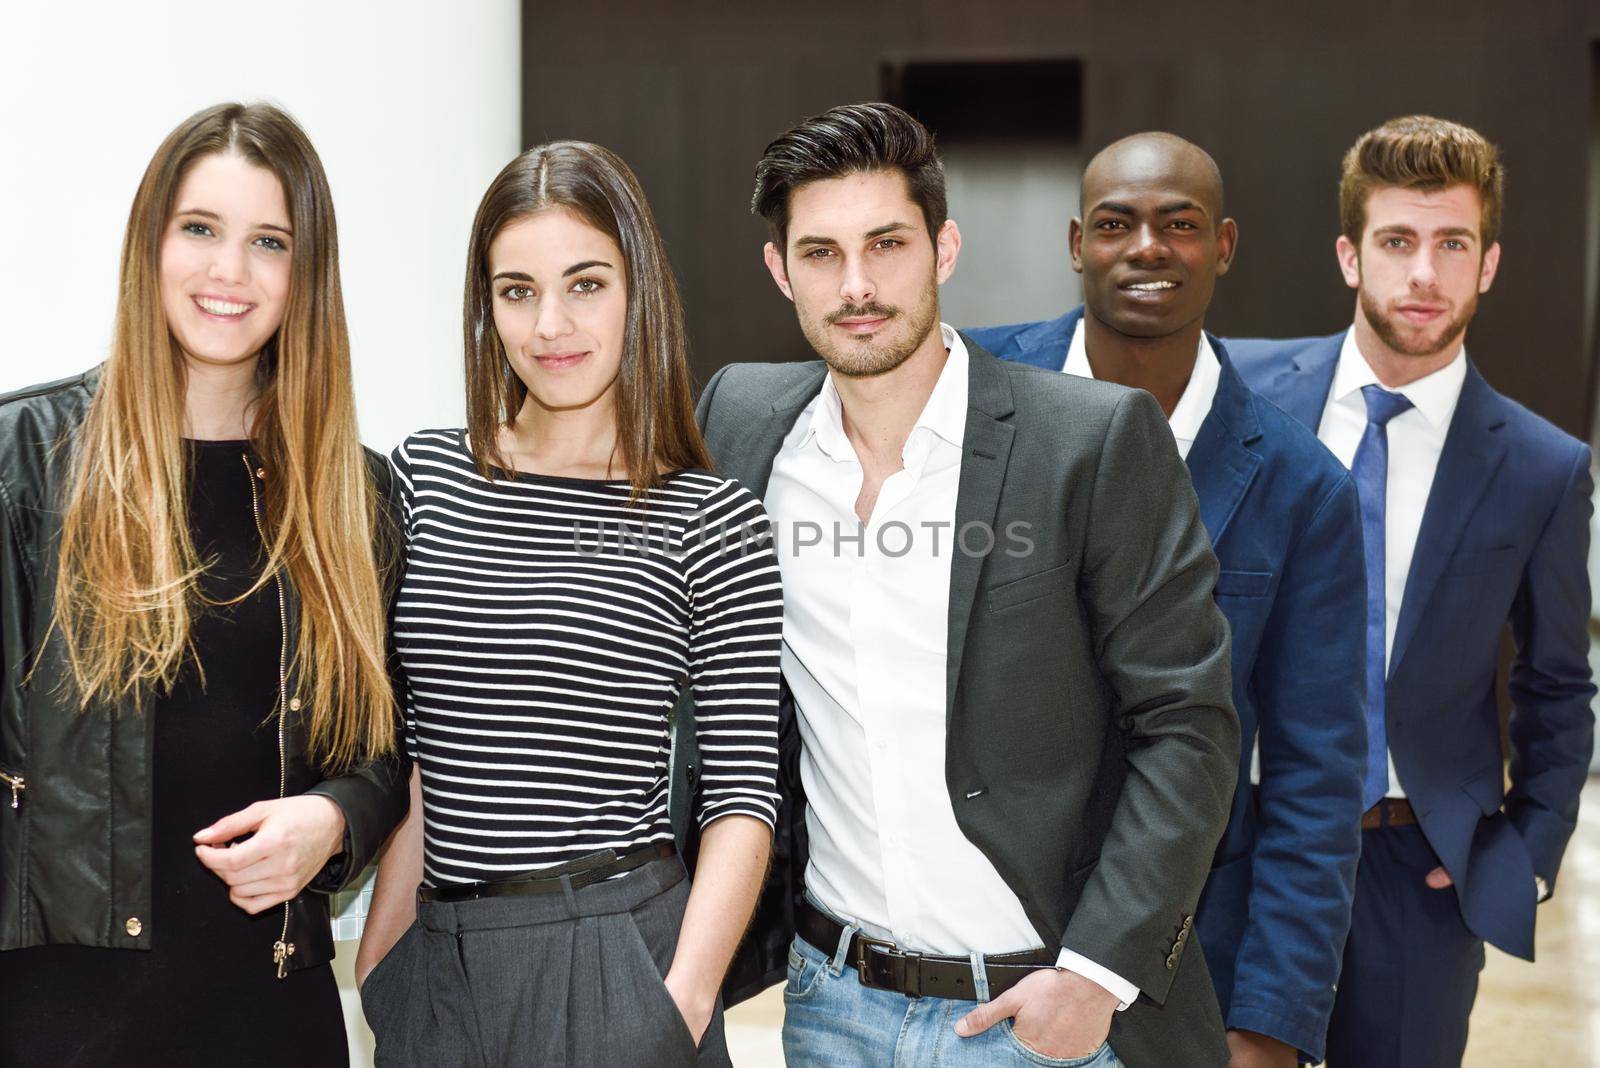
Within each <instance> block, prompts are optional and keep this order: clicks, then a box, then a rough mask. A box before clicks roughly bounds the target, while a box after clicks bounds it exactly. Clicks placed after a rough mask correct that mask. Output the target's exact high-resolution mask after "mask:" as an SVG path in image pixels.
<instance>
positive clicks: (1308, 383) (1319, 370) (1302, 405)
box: [1271, 334, 1344, 434]
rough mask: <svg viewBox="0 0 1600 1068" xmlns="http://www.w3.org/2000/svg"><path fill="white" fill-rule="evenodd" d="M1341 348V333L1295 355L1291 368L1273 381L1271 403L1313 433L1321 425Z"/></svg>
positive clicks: (1342, 340) (1342, 341)
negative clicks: (1323, 410)
mask: <svg viewBox="0 0 1600 1068" xmlns="http://www.w3.org/2000/svg"><path fill="white" fill-rule="evenodd" d="M1343 345H1344V335H1343V334H1334V335H1333V336H1332V337H1329V338H1324V339H1323V340H1321V341H1319V342H1317V343H1316V344H1315V345H1311V346H1309V347H1307V348H1306V349H1305V350H1304V351H1302V352H1300V353H1299V354H1298V355H1296V356H1295V358H1294V367H1292V368H1291V369H1290V370H1287V371H1285V372H1283V374H1281V375H1279V376H1278V377H1277V378H1275V379H1274V380H1273V382H1272V393H1271V396H1272V400H1273V402H1274V403H1275V404H1277V406H1278V407H1280V408H1282V409H1283V410H1284V411H1286V412H1288V413H1289V414H1290V415H1292V416H1294V417H1295V418H1296V419H1298V420H1300V422H1302V423H1304V424H1305V425H1306V426H1308V427H1310V428H1311V432H1312V433H1313V434H1315V433H1316V432H1317V428H1318V427H1319V426H1320V425H1321V424H1322V409H1323V408H1324V407H1325V406H1326V405H1327V403H1328V391H1329V390H1331V389H1332V388H1333V373H1334V371H1335V370H1337V369H1338V366H1339V350H1340V348H1342V347H1343Z"/></svg>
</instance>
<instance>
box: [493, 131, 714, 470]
mask: <svg viewBox="0 0 1600 1068" xmlns="http://www.w3.org/2000/svg"><path fill="white" fill-rule="evenodd" d="M549 208H566V209H567V210H569V211H571V212H573V213H574V214H576V215H577V216H578V217H579V218H581V219H583V220H584V221H585V222H587V223H588V224H589V225H590V226H592V227H594V228H595V229H596V230H599V231H600V232H601V233H603V234H605V235H606V236H607V237H609V238H611V240H613V241H615V242H616V243H617V247H618V248H620V249H621V250H622V259H623V272H624V277H625V278H626V279H627V285H628V310H627V316H628V324H627V330H626V332H625V334H624V337H623V353H622V366H621V368H620V370H619V371H618V373H617V443H618V447H619V449H620V451H621V453H622V460H623V463H624V465H625V466H626V468H627V470H628V473H629V478H630V480H631V481H632V482H633V499H634V500H636V501H637V500H639V499H640V498H641V497H642V496H643V495H644V493H645V491H646V490H648V489H650V488H651V487H653V486H655V485H658V484H659V482H660V474H659V473H658V469H659V468H661V467H665V468H666V469H668V470H676V469H678V468H684V467H703V468H710V467H711V454H710V452H709V451H707V449H706V445H705V441H704V440H703V439H702V438H701V437H700V428H699V427H698V426H696V425H695V421H694V400H693V396H692V394H691V391H690V388H689V361H688V344H687V342H686V340H685V337H684V326H683V305H682V302H681V301H680V300H679V298H678V285H677V282H676V281H675V280H674V279H673V276H672V266H671V264H669V263H668V262H667V253H666V249H665V248H664V247H663V246H662V244H661V234H660V232H659V231H658V230H657V229H656V223H655V218H654V217H653V216H652V215H651V214H650V205H649V203H648V202H647V201H646V200H645V197H644V190H643V189H641V188H640V187H639V180H638V179H637V178H635V177H634V175H633V171H631V170H629V169H628V165H627V164H626V163H624V162H622V160H621V159H620V158H619V157H618V156H617V155H616V154H615V153H613V152H611V151H610V150H608V149H605V148H602V147H600V146H599V145H592V144H589V143H588V142H586V141H552V142H550V143H549V144H545V145H539V146H537V147H535V148H530V149H529V150H528V151H526V152H524V153H523V154H522V155H520V156H518V157H517V158H516V159H514V160H512V161H511V162H510V163H508V164H506V167H505V169H504V170H502V171H501V172H500V173H499V174H498V175H496V176H495V180H494V181H493V182H491V183H490V184H489V189H488V192H486V193H484V194H483V201H482V203H480V204H479V205H478V214H477V217H476V218H475V219H473V221H472V240H471V242H470V243H469V244H468V246H467V285H466V299H465V308H464V315H463V320H464V332H465V343H466V344H465V348H466V361H467V367H466V372H467V432H468V436H469V437H470V438H471V442H472V454H473V459H475V460H476V461H477V465H478V471H479V473H481V474H482V475H483V476H484V477H485V478H492V477H493V467H496V466H497V467H500V468H502V469H506V470H510V468H511V465H510V464H509V463H507V462H506V459H505V457H504V456H503V455H502V454H501V452H500V435H499V430H500V428H501V427H503V426H505V425H507V424H509V423H510V422H511V421H512V420H513V419H515V418H516V416H517V413H518V412H519V411H521V409H522V404H523V401H524V400H526V399H527V396H528V388H527V386H525V385H524V384H523V382H522V380H521V379H520V378H518V377H517V374H516V372H515V371H514V370H512V367H511V364H510V361H508V360H507V359H506V353H505V346H504V344H503V343H502V342H501V340H500V335H499V333H498V332H497V331H496V330H495V328H494V309H493V297H494V290H493V287H492V286H491V285H490V284H489V246H490V245H491V244H493V243H494V239H495V237H497V236H498V235H499V233H500V231H501V230H503V229H504V228H505V227H506V226H508V225H509V224H511V223H513V222H517V221H518V220H520V219H525V218H527V217H528V216H530V215H533V214H534V213H536V212H539V211H544V210H546V209H549Z"/></svg>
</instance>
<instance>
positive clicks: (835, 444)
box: [766, 324, 1139, 1006]
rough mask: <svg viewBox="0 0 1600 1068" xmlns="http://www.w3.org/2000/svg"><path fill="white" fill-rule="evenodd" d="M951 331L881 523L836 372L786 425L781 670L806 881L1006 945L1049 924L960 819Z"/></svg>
mask: <svg viewBox="0 0 1600 1068" xmlns="http://www.w3.org/2000/svg"><path fill="white" fill-rule="evenodd" d="M940 331H941V333H942V334H943V338H944V344H945V347H946V348H947V349H948V350H949V356H948V358H947V359H946V362H945V366H944V370H943V371H942V372H941V373H940V376H939V380H938V382H937V384H936V385H935V386H934V389H933V392H932V394H930V395H929V397H928V401H927V404H926V405H925V407H924V408H923V411H922V414H921V415H920V416H918V418H917V421H916V424H915V426H914V427H913V428H912V430H911V433H910V435H909V436H908V437H907V439H906V443H905V447H904V448H903V450H902V452H901V459H902V462H903V463H904V468H903V469H902V470H900V471H897V472H895V473H894V474H892V475H890V476H889V477H888V478H887V479H885V480H884V483H883V486H882V488H881V490H880V491H879V494H878V499H877V502H876V504H875V505H874V507H873V511H872V516H871V518H870V520H869V521H868V522H867V523H865V524H862V523H861V522H860V520H859V519H857V517H856V514H855V502H856V498H857V497H858V496H859V494H860V492H861V486H862V479H863V475H862V468H861V463H860V461H859V460H858V459H857V457H856V453H855V449H854V447H853V446H852V445H851V444H850V441H849V439H848V438H847V437H846V436H845V431H844V421H843V415H842V409H841V405H840V400H839V392H838V389H837V388H836V387H835V385H834V380H833V376H832V374H830V375H829V376H828V378H827V380H826V381H825V382H824V383H823V386H822V391H821V393H820V394H819V395H818V396H817V397H816V399H814V400H813V401H812V402H811V404H810V405H808V406H807V407H806V409H805V411H803V412H802V413H801V414H800V417H799V418H798V419H797V420H796V421H795V424H794V427H793V429H791V430H790V432H789V434H788V436H787V437H785V438H784V442H783V445H782V447H781V448H780V449H779V451H778V455H777V457H776V458H775V459H774V461H773V465H772V475H771V478H770V480H769V481H768V484H767V494H766V506H767V512H768V514H769V516H770V517H771V519H772V522H773V526H774V528H775V530H776V532H777V541H778V557H779V567H780V568H781V570H782V573H783V588H784V620H783V635H784V642H783V674H784V678H785V679H786V680H787V681H788V683H789V687H790V690H791V691H792V692H793V694H794V698H795V704H796V706H797V707H798V709H799V725H800V734H801V740H802V742H803V743H804V744H803V747H802V750H801V758H800V778H801V782H802V783H803V784H804V786H805V791H806V801H807V809H806V829H807V831H808V832H809V835H810V846H811V860H810V866H809V867H808V868H807V870H806V888H807V892H808V893H810V894H811V895H812V896H813V897H814V898H816V900H817V902H818V903H819V904H821V905H822V906H823V907H824V908H825V909H827V910H828V911H830V912H832V913H834V914H835V915H837V916H839V917H842V918H845V919H848V920H852V921H854V922H856V923H858V924H859V925H860V926H861V927H862V929H863V930H865V931H866V932H867V934H868V935H870V936H872V937H877V938H888V939H890V940H892V941H893V942H894V943H896V944H897V945H899V946H901V947H903V948H906V949H909V950H913V951H916V952H922V953H936V954H947V955H957V956H966V955H968V954H970V953H974V952H976V953H983V954H993V953H1007V952H1012V951H1017V950H1024V949H1031V948H1037V947H1038V946H1039V936H1038V934H1037V933H1036V932H1035V931H1034V929H1033V925H1032V924H1031V923H1029V922H1028V918H1027V914H1026V913H1025V912H1024V910H1023V908H1022V903H1021V901H1019V900H1018V899H1017V896H1016V895H1015V894H1014V893H1013V892H1012V890H1011V888H1010V887H1009V886H1007V885H1006V882H1005V880H1004V879H1002V878H1001V877H1000V874H999V873H998V872H997V871H995V868H994V865H993V864H991V863H990V862H989V859H988V858H987V857H985V856H984V855H983V853H982V852H981V851H980V850H979V849H978V848H977V847H976V846H974V845H973V844H972V843H971V842H970V841H968V839H967V837H966V836H965V835H964V834H962V833H961V828H960V827H959V826H958V825H957V824H956V818H955V810H954V808H953V807H952V806H951V803H950V794H949V790H948V788H947V786H946V784H945V774H944V768H945V744H946V737H945V667H946V642H947V637H948V627H949V606H950V561H951V558H952V555H953V553H952V548H953V544H954V542H953V534H954V523H955V512H956V492H957V488H958V486H959V484H960V479H961V446H962V439H963V437H964V436H965V433H966V421H967V367H968V357H967V350H966V346H965V345H963V344H962V341H961V338H960V337H959V336H958V335H957V334H956V332H955V331H954V330H953V329H951V328H950V327H949V326H945V325H944V324H940ZM819 530H820V531H821V532H822V537H821V540H820V543H818V542H817V538H816V532H817V531H819ZM820 948H823V949H827V950H831V949H832V948H833V947H831V946H823V947H820ZM1057 964H1058V966H1060V967H1063V968H1068V969H1071V970H1072V971H1075V972H1077V973H1079V974H1081V975H1084V976H1086V977H1087V978H1089V979H1091V980H1093V981H1094V982H1096V983H1098V984H1099V985H1101V986H1102V987H1104V988H1105V989H1107V990H1109V991H1110V992H1111V993H1113V994H1114V995H1116V997H1117V998H1118V1000H1119V1001H1120V1002H1121V1003H1122V1004H1123V1005H1124V1006H1126V1005H1127V1004H1129V1003H1131V1002H1132V1001H1133V1000H1134V999H1135V998H1137V997H1138V993H1139V991H1138V987H1136V986H1134V985H1133V984H1132V983H1129V982H1127V981H1126V980H1125V979H1122V978H1121V977H1120V976H1117V975H1116V974H1115V973H1113V972H1111V971H1109V970H1108V969H1106V968H1104V967H1102V966H1100V965H1098V964H1096V963H1095V962H1093V961H1091V960H1088V959H1087V958H1084V957H1082V956H1081V955H1079V954H1077V953H1074V952H1072V951H1071V950H1063V951H1062V952H1061V954H1060V956H1059V958H1058V960H1057Z"/></svg>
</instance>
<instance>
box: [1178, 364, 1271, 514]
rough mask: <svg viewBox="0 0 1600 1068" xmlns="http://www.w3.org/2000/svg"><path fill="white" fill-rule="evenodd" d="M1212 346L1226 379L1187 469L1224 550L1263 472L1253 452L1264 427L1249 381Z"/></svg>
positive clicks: (1219, 384) (1202, 511) (1202, 509)
mask: <svg viewBox="0 0 1600 1068" xmlns="http://www.w3.org/2000/svg"><path fill="white" fill-rule="evenodd" d="M1210 340H1211V348H1212V350H1213V351H1214V352H1216V354H1217V360H1218V361H1219V362H1220V363H1221V364H1222V374H1221V376H1220V377H1219V378H1218V380H1217V395H1216V398H1215V399H1214V400H1212V402H1211V411H1210V412H1209V413H1207V415H1206V418H1205V422H1203V423H1201V424H1200V433H1199V435H1198V436H1197V437H1196V438H1195V440H1194V444H1193V445H1191V446H1189V459H1188V467H1189V478H1190V480H1191V481H1192V482H1193V483H1194V492H1195V495H1196V496H1197V497H1199V498H1200V519H1201V521H1202V522H1203V523H1205V525H1206V533H1207V534H1209V535H1210V536H1211V544H1212V545H1219V544H1221V542H1222V534H1223V531H1225V530H1227V528H1228V521H1229V520H1231V519H1232V518H1233V515H1234V513H1235V512H1237V511H1238V510H1239V502H1240V501H1242V500H1244V495H1245V492H1246V491H1247V490H1249V488H1250V483H1251V482H1253V481H1255V477H1256V471H1257V470H1258V469H1259V468H1260V467H1261V457H1259V456H1257V455H1256V454H1255V453H1254V452H1252V451H1251V450H1250V448H1249V445H1250V444H1251V443H1252V442H1255V441H1257V440H1258V439H1259V438H1260V437H1261V424H1260V421H1259V420H1258V419H1257V417H1256V410H1255V402H1254V400H1253V399H1252V398H1251V396H1250V391H1249V390H1248V389H1247V388H1245V384H1244V379H1242V378H1240V377H1239V372H1238V371H1235V370H1234V369H1233V363H1232V361H1230V360H1229V359H1228V350H1227V349H1226V348H1224V347H1223V345H1222V342H1221V341H1218V340H1217V339H1216V338H1214V337H1213V338H1211V339H1210Z"/></svg>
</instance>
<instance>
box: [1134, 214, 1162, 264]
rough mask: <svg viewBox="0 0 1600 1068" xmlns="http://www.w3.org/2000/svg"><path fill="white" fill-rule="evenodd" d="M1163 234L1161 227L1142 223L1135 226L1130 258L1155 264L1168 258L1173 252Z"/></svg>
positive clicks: (1138, 261) (1140, 262) (1136, 261)
mask: <svg viewBox="0 0 1600 1068" xmlns="http://www.w3.org/2000/svg"><path fill="white" fill-rule="evenodd" d="M1171 251H1172V250H1171V249H1169V248H1167V243H1166V241H1165V240H1164V239H1163V238H1162V236H1161V230H1160V228H1159V227H1157V226H1155V225H1153V224H1151V223H1140V224H1139V225H1138V226H1136V227H1134V231H1133V240H1132V241H1131V242H1129V244H1128V259H1129V260H1131V261H1132V262H1134V263H1138V264H1144V265H1153V264H1158V263H1161V262H1163V261H1165V260H1166V258H1167V256H1168V255H1169V254H1170V253H1171Z"/></svg>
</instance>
